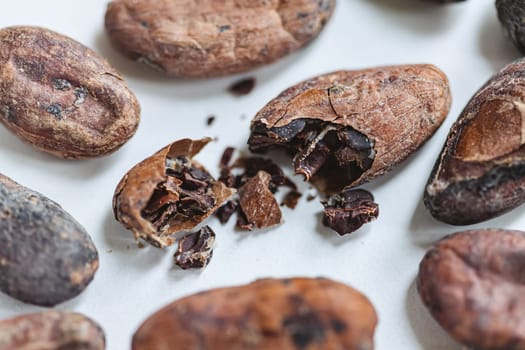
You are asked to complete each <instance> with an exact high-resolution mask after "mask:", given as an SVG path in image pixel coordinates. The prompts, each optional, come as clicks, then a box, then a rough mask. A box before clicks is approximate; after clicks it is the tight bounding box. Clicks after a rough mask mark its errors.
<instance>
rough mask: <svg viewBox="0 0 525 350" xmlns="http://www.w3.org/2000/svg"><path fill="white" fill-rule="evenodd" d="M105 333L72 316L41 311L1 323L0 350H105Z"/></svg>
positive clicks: (94, 325)
mask: <svg viewBox="0 0 525 350" xmlns="http://www.w3.org/2000/svg"><path fill="white" fill-rule="evenodd" d="M105 348H106V340H105V336H104V331H103V330H102V328H101V327H100V326H99V325H98V324H97V323H95V322H94V321H93V320H90V319H89V318H87V317H85V316H83V315H81V314H78V313H72V312H66V311H44V312H39V313H34V314H27V315H22V316H18V317H14V318H11V319H7V320H3V321H0V350H30V349H35V350H37V349H38V350H104V349H105Z"/></svg>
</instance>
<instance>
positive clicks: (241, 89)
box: [228, 78, 256, 96]
mask: <svg viewBox="0 0 525 350" xmlns="http://www.w3.org/2000/svg"><path fill="white" fill-rule="evenodd" d="M255 82H256V80H255V78H246V79H243V80H239V81H237V82H235V83H233V84H232V85H230V87H229V88H228V91H229V92H230V93H231V94H233V95H235V96H244V95H248V94H249V93H250V92H252V90H253V88H254V87H255Z"/></svg>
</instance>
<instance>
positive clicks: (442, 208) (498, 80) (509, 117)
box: [424, 59, 525, 225]
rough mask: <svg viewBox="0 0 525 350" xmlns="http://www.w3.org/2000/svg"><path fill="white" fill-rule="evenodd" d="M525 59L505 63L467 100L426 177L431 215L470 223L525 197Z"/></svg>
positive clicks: (519, 201)
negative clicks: (524, 125)
mask: <svg viewBox="0 0 525 350" xmlns="http://www.w3.org/2000/svg"><path fill="white" fill-rule="evenodd" d="M524 100H525V59H519V60H517V61H515V62H514V63H511V64H509V65H507V66H506V67H505V68H503V69H502V70H501V71H500V72H499V73H498V74H496V75H495V76H494V77H493V78H491V79H490V80H489V81H488V82H487V83H486V84H485V85H484V86H483V87H482V88H481V89H480V90H479V91H478V92H477V93H476V94H475V95H474V97H472V99H471V100H470V102H469V103H468V104H467V106H466V107H465V109H464V110H463V112H462V113H461V115H460V116H459V118H458V120H457V121H456V122H455V123H454V125H453V126H452V128H451V129H450V132H449V134H448V137H447V140H446V142H445V145H444V146H443V150H442V151H441V154H440V156H439V158H438V159H437V161H436V164H435V165H434V169H433V170H432V173H431V174H430V178H429V180H428V183H427V186H426V190H425V195H424V202H425V206H426V207H427V208H428V210H429V211H430V213H431V214H432V216H434V217H435V218H436V219H438V220H441V221H443V222H446V223H449V224H453V225H469V224H474V223H477V222H481V221H484V220H488V219H491V218H493V217H495V216H498V215H501V214H503V213H505V212H507V211H509V210H511V209H513V208H515V207H517V206H518V205H520V204H522V203H523V202H524V201H525V148H524V147H523V144H524V142H525V136H524V133H523V130H524V128H523V126H522V125H523V123H524V120H525V102H524Z"/></svg>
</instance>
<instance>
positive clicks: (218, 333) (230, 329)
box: [132, 278, 377, 350]
mask: <svg viewBox="0 0 525 350" xmlns="http://www.w3.org/2000/svg"><path fill="white" fill-rule="evenodd" d="M376 324H377V315H376V312H375V310H374V307H373V306H372V304H371V303H370V302H369V301H368V299H367V298H366V297H365V296H364V295H363V294H361V293H359V292H358V291H356V290H355V289H353V288H351V287H349V286H346V285H344V284H341V283H338V282H335V281H332V280H329V279H324V278H318V279H311V278H292V279H263V280H258V281H255V282H253V283H251V284H248V285H244V286H238V287H230V288H221V289H214V290H210V291H206V292H201V293H198V294H194V295H191V296H189V297H186V298H183V299H180V300H177V301H175V302H173V303H171V304H169V305H167V306H166V307H164V308H163V309H161V310H160V311H158V312H156V313H155V314H153V315H152V316H151V317H149V318H148V319H147V320H146V321H145V322H144V323H143V324H142V325H141V326H140V328H139V329H138V330H137V331H136V332H135V335H134V336H133V342H132V349H133V350H158V349H171V348H173V346H174V345H176V346H177V347H180V348H184V349H197V348H198V349H202V350H207V349H213V350H226V349H253V350H263V349H265V350H270V349H272V350H273V349H281V350H288V349H289V350H296V349H347V350H363V349H373V348H374V345H373V344H374V340H373V336H374V330H375V327H376Z"/></svg>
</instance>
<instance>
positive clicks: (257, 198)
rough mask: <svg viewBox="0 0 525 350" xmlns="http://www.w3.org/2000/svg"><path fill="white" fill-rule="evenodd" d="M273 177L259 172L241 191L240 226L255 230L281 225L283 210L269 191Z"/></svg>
mask: <svg viewBox="0 0 525 350" xmlns="http://www.w3.org/2000/svg"><path fill="white" fill-rule="evenodd" d="M270 181H271V176H270V174H268V173H267V172H264V171H259V172H258V173H257V174H256V175H255V176H254V177H252V178H250V179H249V180H248V181H247V182H246V183H245V184H244V185H243V186H242V187H241V188H240V189H239V204H240V209H241V211H242V214H243V215H242V216H240V217H241V221H239V224H238V226H239V227H241V228H242V229H246V230H250V231H251V230H253V229H254V228H257V229H262V228H267V227H271V226H275V225H278V224H280V223H281V221H282V216H281V209H280V208H279V204H278V203H277V201H276V200H275V197H274V196H273V194H272V192H271V191H270V189H269V186H270Z"/></svg>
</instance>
